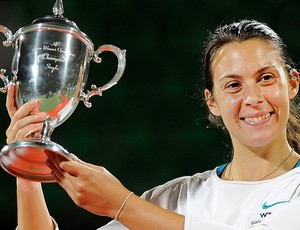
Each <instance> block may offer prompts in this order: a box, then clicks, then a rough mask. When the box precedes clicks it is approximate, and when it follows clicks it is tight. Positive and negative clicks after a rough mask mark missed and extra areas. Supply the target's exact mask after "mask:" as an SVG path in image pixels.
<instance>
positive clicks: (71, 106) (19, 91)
mask: <svg viewBox="0 0 300 230" xmlns="http://www.w3.org/2000/svg"><path fill="white" fill-rule="evenodd" d="M63 11H64V9H63V2H62V0H56V2H55V5H54V7H53V13H54V15H53V16H46V17H43V18H40V19H36V20H34V21H33V23H32V24H30V25H28V26H25V27H22V28H20V29H19V30H18V31H17V32H16V33H15V34H14V35H12V33H11V31H10V30H9V29H7V28H6V27H5V26H1V25H0V32H1V33H3V34H4V35H5V37H6V39H7V40H6V41H5V42H3V44H4V46H12V47H13V48H14V56H13V60H12V78H11V79H10V80H9V79H8V77H6V76H5V72H6V71H5V70H3V69H2V70H0V78H1V79H2V81H3V83H4V87H2V88H0V91H1V92H3V93H5V92H7V87H8V85H9V84H10V83H14V84H15V98H16V105H17V107H18V108H20V107H21V106H22V105H24V104H25V103H26V102H28V101H31V100H33V99H39V100H40V101H41V103H40V106H39V108H38V109H37V110H36V111H34V112H36V113H37V112H46V113H47V115H48V116H47V119H46V120H45V122H44V127H43V130H42V131H41V138H39V139H28V140H27V139H25V140H21V141H19V142H16V143H12V144H10V145H7V146H5V147H4V148H3V149H2V150H1V153H0V163H1V165H2V167H3V168H4V169H5V170H6V171H8V172H9V173H10V174H12V175H15V176H18V177H24V178H26V179H29V180H35V181H41V182H49V181H51V180H52V181H54V178H52V176H51V175H50V174H49V172H48V171H47V170H44V169H45V168H47V166H45V159H46V158H47V157H46V155H45V152H48V153H49V152H52V153H54V154H59V155H63V156H65V158H66V159H69V155H70V154H69V153H68V151H67V150H65V149H64V148H62V147H61V146H59V145H58V144H56V143H54V142H52V141H51V140H50V137H51V134H52V132H53V130H54V128H56V127H57V126H59V125H61V124H62V123H63V122H64V121H66V120H67V119H68V118H69V117H70V116H71V114H72V113H73V112H74V110H75V109H76V107H77V104H78V103H79V101H83V103H84V104H85V106H86V107H88V108H89V107H91V106H92V104H91V103H90V102H89V99H90V98H91V97H92V96H94V95H98V96H101V95H102V92H103V91H105V90H107V89H109V88H111V87H112V86H114V85H115V84H117V82H118V81H119V79H120V78H121V76H122V75H123V72H124V69H125V65H126V59H125V55H126V52H125V50H121V49H119V48H118V47H116V46H113V45H102V46H99V48H98V49H97V50H96V51H94V44H93V42H92V41H91V40H90V39H89V38H88V37H87V36H86V34H84V33H83V32H81V31H80V30H79V28H78V27H77V25H76V24H75V23H74V22H72V21H70V20H68V19H66V18H64V17H63V16H62V14H63ZM104 51H108V52H112V53H114V54H115V56H116V57H117V59H118V67H117V71H116V73H115V75H114V76H113V78H112V79H111V80H110V81H109V82H108V83H106V84H105V85H103V86H100V87H97V86H96V85H92V86H91V90H90V91H87V93H85V92H83V91H84V89H85V86H86V82H87V78H88V70H89V64H90V61H91V60H94V61H95V62H96V63H100V62H101V58H100V57H99V55H100V54H101V53H102V52H104ZM36 159H38V160H36ZM41 159H42V160H41ZM14 161H16V163H15V162H14ZM20 162H21V163H20ZM32 162H39V163H34V164H35V165H34V166H33V165H32V164H33V163H32ZM38 167H41V170H42V171H43V170H44V171H43V172H42V173H41V174H40V175H39V172H40V170H39V169H37V168H38ZM29 168H30V169H32V170H29ZM46 171H47V172H46ZM45 173H46V174H47V175H46V174H45ZM50 178H52V179H50Z"/></svg>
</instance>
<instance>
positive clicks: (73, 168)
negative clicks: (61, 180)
mask: <svg viewBox="0 0 300 230" xmlns="http://www.w3.org/2000/svg"><path fill="white" fill-rule="evenodd" d="M59 167H60V168H61V169H62V170H64V171H66V172H68V173H69V174H72V175H73V176H79V174H80V171H82V170H84V168H85V167H84V166H83V165H82V164H80V163H78V162H76V161H63V162H61V163H60V164H59Z"/></svg>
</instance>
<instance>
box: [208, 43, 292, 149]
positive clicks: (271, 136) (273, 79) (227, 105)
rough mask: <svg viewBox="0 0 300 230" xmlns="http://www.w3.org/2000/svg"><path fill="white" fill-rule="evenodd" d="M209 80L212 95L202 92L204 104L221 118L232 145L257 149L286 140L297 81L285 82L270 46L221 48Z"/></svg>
mask: <svg viewBox="0 0 300 230" xmlns="http://www.w3.org/2000/svg"><path fill="white" fill-rule="evenodd" d="M295 74H296V73H294V75H295ZM296 75H297V74H296ZM212 76H213V84H214V89H213V92H212V95H211V92H209V91H208V90H206V91H205V97H206V99H209V98H210V99H209V100H208V101H207V104H208V106H209V109H210V111H211V112H212V113H213V114H214V115H216V116H221V117H222V119H223V122H224V124H225V126H226V128H227V130H228V131H229V133H230V136H231V138H232V141H233V143H234V144H242V145H246V146H253V147H261V146H264V145H266V144H269V143H271V142H272V141H275V140H277V139H278V138H285V139H286V124H287V121H288V117H289V100H290V99H291V98H293V97H295V96H296V94H297V92H298V79H297V80H289V78H288V77H287V73H286V71H285V68H284V65H283V62H282V60H281V59H280V57H279V54H278V52H277V51H276V49H275V48H274V46H273V45H272V44H271V43H270V42H268V41H265V40H262V39H251V40H247V41H243V42H232V43H229V44H226V45H224V46H223V47H221V48H220V49H219V50H218V52H217V53H216V55H215V57H214V59H213V62H212ZM296 77H297V78H298V75H297V76H296ZM211 96H212V97H211Z"/></svg>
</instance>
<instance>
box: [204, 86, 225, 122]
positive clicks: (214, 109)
mask: <svg viewBox="0 0 300 230" xmlns="http://www.w3.org/2000/svg"><path fill="white" fill-rule="evenodd" d="M204 96H205V101H206V104H207V107H208V109H209V111H210V112H211V113H212V114H213V115H215V116H221V113H220V110H219V107H218V105H217V103H216V100H215V98H214V96H213V95H212V93H211V92H210V91H209V90H208V89H205V91H204Z"/></svg>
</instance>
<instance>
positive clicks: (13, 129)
mask: <svg viewBox="0 0 300 230" xmlns="http://www.w3.org/2000/svg"><path fill="white" fill-rule="evenodd" d="M45 118H46V115H45V114H36V115H30V116H28V117H24V118H22V119H20V120H17V121H15V122H13V121H12V122H11V123H10V125H9V127H8V129H7V130H6V136H7V141H8V142H10V141H14V140H19V139H23V138H25V137H28V136H29V135H31V134H32V133H36V132H40V131H41V130H42V127H43V124H42V122H43V121H44V120H45Z"/></svg>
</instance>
